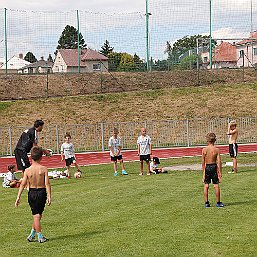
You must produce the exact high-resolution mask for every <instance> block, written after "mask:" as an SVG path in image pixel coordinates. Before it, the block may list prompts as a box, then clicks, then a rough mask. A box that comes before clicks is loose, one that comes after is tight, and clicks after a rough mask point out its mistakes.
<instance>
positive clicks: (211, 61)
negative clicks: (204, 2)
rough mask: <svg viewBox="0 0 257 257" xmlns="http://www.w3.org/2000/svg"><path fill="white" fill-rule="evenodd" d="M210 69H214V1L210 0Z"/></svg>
mask: <svg viewBox="0 0 257 257" xmlns="http://www.w3.org/2000/svg"><path fill="white" fill-rule="evenodd" d="M210 69H212V0H210Z"/></svg>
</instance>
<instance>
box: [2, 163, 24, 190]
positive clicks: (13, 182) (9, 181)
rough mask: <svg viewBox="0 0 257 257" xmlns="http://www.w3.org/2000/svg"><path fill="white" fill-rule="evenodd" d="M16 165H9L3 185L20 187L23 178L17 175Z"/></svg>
mask: <svg viewBox="0 0 257 257" xmlns="http://www.w3.org/2000/svg"><path fill="white" fill-rule="evenodd" d="M15 171H16V166H15V165H13V164H11V165H8V172H7V173H6V176H5V177H4V182H3V187H19V186H20V183H21V180H19V179H17V178H16V176H15Z"/></svg>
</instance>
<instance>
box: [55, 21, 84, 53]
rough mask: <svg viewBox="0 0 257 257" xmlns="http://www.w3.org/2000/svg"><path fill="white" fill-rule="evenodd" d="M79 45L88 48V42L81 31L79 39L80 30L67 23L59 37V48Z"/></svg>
mask: <svg viewBox="0 0 257 257" xmlns="http://www.w3.org/2000/svg"><path fill="white" fill-rule="evenodd" d="M78 46H79V47H80V48H81V49H86V48H87V44H86V43H85V40H84V39H83V36H82V34H81V33H79V40H78V30H77V29H76V28H74V27H73V26H70V25H66V27H65V28H64V30H63V32H62V35H61V36H60V38H59V41H58V46H57V49H77V48H78Z"/></svg>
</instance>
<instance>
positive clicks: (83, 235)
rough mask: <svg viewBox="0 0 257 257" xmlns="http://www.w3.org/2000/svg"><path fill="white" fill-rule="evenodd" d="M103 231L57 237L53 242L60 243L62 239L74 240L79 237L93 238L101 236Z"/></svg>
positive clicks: (52, 239)
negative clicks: (97, 235)
mask: <svg viewBox="0 0 257 257" xmlns="http://www.w3.org/2000/svg"><path fill="white" fill-rule="evenodd" d="M102 232H103V231H91V232H90V231H88V232H86V231H85V232H81V233H77V234H70V235H61V236H55V237H51V239H50V240H51V242H52V241H58V240H62V239H69V238H70V239H74V238H77V237H92V236H94V235H96V234H100V233H102Z"/></svg>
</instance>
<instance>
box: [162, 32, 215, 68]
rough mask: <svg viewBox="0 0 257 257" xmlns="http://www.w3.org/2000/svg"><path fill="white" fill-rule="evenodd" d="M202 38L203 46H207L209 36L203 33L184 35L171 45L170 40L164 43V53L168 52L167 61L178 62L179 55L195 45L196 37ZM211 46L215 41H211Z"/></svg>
mask: <svg viewBox="0 0 257 257" xmlns="http://www.w3.org/2000/svg"><path fill="white" fill-rule="evenodd" d="M198 38H202V39H203V40H202V42H204V43H203V44H204V46H207V47H209V39H210V36H203V35H194V36H184V37H183V38H181V39H178V40H177V41H176V42H175V43H174V44H173V45H171V43H170V42H167V43H166V49H165V53H167V54H168V61H169V62H170V63H171V64H176V63H179V62H180V56H182V55H183V54H185V53H186V52H188V51H189V50H191V49H195V48H196V47H197V39H198ZM212 44H213V47H214V46H215V45H216V44H217V42H216V41H213V42H212Z"/></svg>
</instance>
